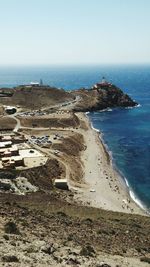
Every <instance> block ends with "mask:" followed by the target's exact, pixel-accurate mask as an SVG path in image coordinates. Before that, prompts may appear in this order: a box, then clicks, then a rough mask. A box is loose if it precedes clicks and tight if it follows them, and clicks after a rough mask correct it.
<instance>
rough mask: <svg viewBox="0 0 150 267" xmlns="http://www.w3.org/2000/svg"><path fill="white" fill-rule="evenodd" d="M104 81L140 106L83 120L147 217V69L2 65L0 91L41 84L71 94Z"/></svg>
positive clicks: (149, 99) (149, 131)
mask: <svg viewBox="0 0 150 267" xmlns="http://www.w3.org/2000/svg"><path fill="white" fill-rule="evenodd" d="M103 76H104V77H105V78H106V79H107V80H108V81H109V82H111V83H113V84H115V85H116V86H118V87H120V88H121V89H122V90H123V91H124V92H125V93H127V94H128V95H129V96H130V97H132V99H134V100H136V101H137V102H138V104H139V105H138V106H137V107H134V108H114V109H110V108H109V109H107V110H104V111H97V112H91V113H89V114H88V116H89V118H90V120H91V122H92V125H93V128H95V129H97V130H99V131H100V132H101V133H102V138H103V141H104V143H105V145H106V147H107V149H108V150H109V153H110V155H111V157H112V162H113V164H114V166H115V168H117V170H118V171H119V172H120V174H121V176H122V177H123V179H124V180H125V182H126V185H127V187H128V190H129V192H130V195H131V197H132V198H133V199H134V200H135V201H136V202H137V203H138V205H140V206H142V207H143V208H145V209H147V210H148V211H149V212H150V65H136V66H135V65H103V66H102V65H95V66H93V65H88V66H30V67H28V66H21V67H12V66H11V67H10V66H9V67H6V66H5V67H0V87H8V88H9V87H11V88H12V87H15V86H17V85H21V84H28V83H29V82H31V81H33V82H35V81H39V80H40V79H42V81H43V83H44V84H47V85H50V86H55V87H58V88H64V89H65V90H75V89H78V88H83V87H84V88H90V87H91V86H92V85H93V84H95V83H97V82H99V81H100V80H101V78H102V77H103Z"/></svg>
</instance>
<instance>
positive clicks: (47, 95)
mask: <svg viewBox="0 0 150 267" xmlns="http://www.w3.org/2000/svg"><path fill="white" fill-rule="evenodd" d="M12 91H13V94H12V96H9V97H0V103H2V104H4V105H18V106H21V107H24V108H29V109H40V108H43V107H49V106H51V105H57V104H60V103H63V102H65V101H70V100H73V96H72V95H71V94H69V93H68V92H65V91H64V90H63V89H57V88H54V87H49V86H48V87H45V86H43V87H41V86H40V87H29V88H28V87H25V86H22V87H17V88H15V89H12Z"/></svg>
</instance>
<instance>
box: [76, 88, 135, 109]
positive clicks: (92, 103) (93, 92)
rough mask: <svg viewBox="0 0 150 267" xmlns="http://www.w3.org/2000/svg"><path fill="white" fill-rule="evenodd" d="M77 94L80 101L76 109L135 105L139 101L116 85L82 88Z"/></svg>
mask: <svg viewBox="0 0 150 267" xmlns="http://www.w3.org/2000/svg"><path fill="white" fill-rule="evenodd" d="M75 94H76V95H78V96H80V101H79V102H78V103H77V105H76V106H75V107H74V110H75V111H96V110H102V109H106V108H112V107H134V106H136V105H137V103H136V102H135V101H134V100H132V99H131V98H130V97H129V96H128V95H127V94H124V93H123V91H122V90H121V89H119V88H118V87H116V86H115V85H111V86H109V87H105V88H101V87H99V88H93V89H88V90H86V89H80V90H76V91H75Z"/></svg>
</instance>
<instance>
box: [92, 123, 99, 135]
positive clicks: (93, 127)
mask: <svg viewBox="0 0 150 267" xmlns="http://www.w3.org/2000/svg"><path fill="white" fill-rule="evenodd" d="M91 128H92V129H93V130H94V131H96V132H97V133H100V130H98V129H96V128H94V126H93V125H92V123H91Z"/></svg>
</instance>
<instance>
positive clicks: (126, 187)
mask: <svg viewBox="0 0 150 267" xmlns="http://www.w3.org/2000/svg"><path fill="white" fill-rule="evenodd" d="M89 120H90V119H89ZM90 123H91V127H92V129H93V130H94V131H96V132H99V138H100V141H101V143H102V145H103V147H104V150H105V152H106V154H107V155H108V157H109V161H110V164H111V165H112V168H113V169H114V170H115V171H116V172H117V173H118V175H119V176H120V179H121V181H122V182H123V183H124V185H125V190H127V193H128V194H129V196H130V198H131V199H132V200H133V201H134V202H135V203H136V205H137V206H138V207H140V208H141V209H142V210H144V212H146V214H148V215H150V212H149V211H148V210H147V208H146V206H144V204H143V203H142V201H140V199H138V198H137V196H136V194H135V193H134V191H132V188H131V187H130V185H129V183H128V180H127V178H126V177H125V176H124V175H123V174H122V173H121V171H120V170H119V168H118V167H117V166H116V164H115V163H114V162H113V154H112V152H111V151H110V150H109V147H108V146H107V145H106V143H105V141H104V139H103V137H102V136H103V134H102V133H101V132H100V130H98V129H96V128H94V127H93V125H92V122H91V121H90Z"/></svg>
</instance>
